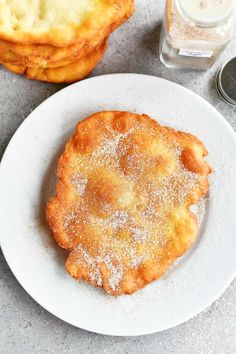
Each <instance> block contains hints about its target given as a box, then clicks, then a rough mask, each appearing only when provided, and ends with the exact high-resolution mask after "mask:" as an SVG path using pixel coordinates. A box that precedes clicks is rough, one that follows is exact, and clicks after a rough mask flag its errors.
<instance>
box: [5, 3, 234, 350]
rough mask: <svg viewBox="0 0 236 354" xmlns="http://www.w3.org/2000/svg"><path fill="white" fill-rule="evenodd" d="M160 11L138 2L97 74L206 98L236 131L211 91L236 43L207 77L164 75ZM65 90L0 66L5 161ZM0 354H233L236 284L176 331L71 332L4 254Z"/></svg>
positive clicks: (186, 73) (229, 113)
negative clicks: (174, 86) (146, 78)
mask: <svg viewBox="0 0 236 354" xmlns="http://www.w3.org/2000/svg"><path fill="white" fill-rule="evenodd" d="M163 11H164V0H149V1H147V0H146V1H143V0H137V1H136V13H135V15H134V16H133V17H132V18H131V19H130V20H129V21H128V22H127V23H126V24H125V25H124V26H123V27H121V28H120V29H119V30H118V31H117V32H116V33H115V34H113V35H112V37H111V40H110V47H109V50H108V52H107V54H106V56H105V58H104V60H103V62H102V63H101V64H100V65H99V66H98V67H97V68H96V70H95V71H94V72H93V75H102V74H107V73H116V72H130V73H143V74H150V75H155V76H160V77H163V78H165V79H168V80H172V81H174V82H177V83H179V84H181V85H183V86H185V87H188V88H190V89H191V90H193V91H195V92H196V93H198V94H199V95H200V96H202V97H204V98H205V99H206V100H207V101H209V102H210V103H211V104H212V105H213V106H214V107H216V108H217V109H218V110H219V111H220V112H221V113H222V114H223V116H224V117H225V119H227V120H228V121H229V123H230V124H231V125H232V126H233V127H234V129H236V108H233V107H231V106H228V105H227V104H225V103H224V102H223V101H221V100H220V99H219V97H218V96H217V93H216V90H215V86H214V79H215V74H216V72H217V69H218V68H219V66H220V64H221V63H223V62H224V61H225V60H227V59H229V58H231V57H233V56H236V38H234V40H233V41H232V42H231V44H230V45H229V46H228V48H227V49H226V51H225V52H224V54H223V55H222V57H221V59H220V60H219V61H218V62H217V63H216V65H215V66H214V67H213V68H212V69H211V70H209V71H207V72H194V71H175V70H170V69H167V68H166V67H164V66H163V65H162V64H161V63H160V61H159V58H158V57H157V47H158V41H159V35H160V24H161V19H162V15H163ZM61 88H63V86H62V85H54V84H46V83H40V82H34V81H28V80H26V79H24V78H22V77H19V76H17V75H13V74H11V73H8V72H6V71H5V70H4V69H2V68H0V156H2V154H3V152H4V150H5V148H6V146H7V144H8V142H9V140H10V138H11V137H12V135H13V133H14V132H15V130H16V129H17V128H18V127H19V125H20V124H21V122H22V121H23V120H24V119H25V118H26V117H27V116H28V114H29V113H30V112H31V111H32V110H33V109H34V108H35V107H37V106H38V104H39V103H41V102H42V101H44V100H45V99H46V98H47V97H48V96H50V95H52V94H53V93H54V92H56V91H58V90H60V89H61ZM189 119H191V117H190V118H189ZM212 128H214V127H212ZM216 143H217V142H216ZM222 148H223V147H222ZM1 217H2V215H1ZM1 232H4V231H3V230H1ZM226 236H227V235H226ZM0 353H24V354H27V353H76V354H90V353H91V354H92V353H94V354H100V353H104V354H105V353H107V354H112V353H116V354H119V353H122V354H139V353H145V354H146V353H147V354H148V353H150V354H155V353H158V354H169V353H176V354H177V353H180V354H185V353H186V354H192V353H196V354H210V353H216V354H226V353H227V354H228V353H232V354H235V353H236V281H234V282H233V284H231V286H230V287H229V288H228V289H227V290H226V292H225V293H224V294H223V296H222V297H221V298H220V299H219V300H218V301H216V302H215V303H214V304H213V305H212V306H211V307H210V308H208V309H207V310H206V311H204V312H203V313H201V314H199V315H198V316H197V317H195V318H193V319H192V320H190V321H188V322H187V323H184V324H182V325H180V326H178V327H176V328H173V329H170V330H167V331H164V332H162V333H156V334H152V335H148V336H141V337H133V338H121V337H108V336H102V335H97V334H93V333H89V332H86V331H83V330H80V329H77V328H74V327H72V326H70V325H68V324H66V323H64V322H62V321H61V320H58V319H57V318H55V317H53V316H52V315H51V314H49V313H48V312H46V311H45V310H44V309H43V308H41V307H40V306H39V305H38V304H37V303H35V301H34V300H33V299H31V298H30V296H29V295H28V294H27V293H26V292H25V291H24V289H22V287H21V286H20V285H19V284H18V283H17V281H16V279H15V278H14V276H13V274H12V273H11V271H10V269H9V267H8V265H7V264H6V262H5V259H4V257H3V255H2V253H1V251H0Z"/></svg>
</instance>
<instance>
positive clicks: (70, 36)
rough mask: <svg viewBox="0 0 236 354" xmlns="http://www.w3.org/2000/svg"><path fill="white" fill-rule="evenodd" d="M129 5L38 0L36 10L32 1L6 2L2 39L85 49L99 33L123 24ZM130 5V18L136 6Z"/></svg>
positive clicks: (106, 0)
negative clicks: (123, 17) (112, 25)
mask: <svg viewBox="0 0 236 354" xmlns="http://www.w3.org/2000/svg"><path fill="white" fill-rule="evenodd" d="M128 1H129V0H128ZM37 4H38V6H37ZM126 4H127V0H98V1H94V0H89V1H86V2H85V1H83V2H82V1H80V2H78V1H74V0H68V1H66V2H65V1H61V2H59V1H58V0H47V1H46V0H38V1H37V3H36V2H35V4H33V5H34V6H33V5H32V3H30V4H28V0H21V1H20V2H10V3H9V2H8V1H7V0H4V1H3V2H2V4H1V8H0V10H1V11H0V38H2V39H4V40H7V41H11V42H14V43H22V44H35V43H37V44H50V45H54V46H57V47H66V46H68V45H71V44H74V43H79V42H80V44H81V45H82V46H84V45H86V43H87V42H88V41H90V40H91V39H93V38H94V36H96V35H97V33H98V32H99V31H103V29H104V28H108V27H109V26H110V25H111V24H112V23H115V22H116V21H118V22H119V20H120V21H121V14H122V15H123V12H124V11H123V10H124V8H125V7H126V6H127V5H126ZM129 4H130V10H129V12H127V16H130V15H131V14H132V8H133V2H132V3H131V2H130V1H129ZM73 6H74V8H73ZM65 14H66V15H65ZM32 19H33V21H32ZM29 23H30V25H29ZM107 35H108V34H107Z"/></svg>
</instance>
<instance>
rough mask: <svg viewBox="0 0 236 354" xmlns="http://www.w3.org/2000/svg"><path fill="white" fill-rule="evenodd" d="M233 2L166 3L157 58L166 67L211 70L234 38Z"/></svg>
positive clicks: (185, 0)
mask: <svg viewBox="0 0 236 354" xmlns="http://www.w3.org/2000/svg"><path fill="white" fill-rule="evenodd" d="M234 25H235V0H166V10H165V19H164V23H163V28H162V34H161V41H160V58H161V61H162V62H163V63H164V64H165V65H166V66H168V67H174V68H191V69H199V70H204V69H208V68H209V67H211V66H212V65H213V64H214V62H215V61H216V60H217V58H218V57H219V55H220V54H221V53H222V51H223V50H224V48H225V47H226V45H227V44H228V43H229V41H230V40H231V39H232V37H233V33H234Z"/></svg>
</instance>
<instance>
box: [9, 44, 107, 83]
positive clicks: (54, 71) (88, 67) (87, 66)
mask: <svg viewBox="0 0 236 354" xmlns="http://www.w3.org/2000/svg"><path fill="white" fill-rule="evenodd" d="M106 47H107V40H105V41H104V43H103V44H102V45H101V46H100V47H98V48H96V49H95V50H94V51H93V52H90V53H89V54H87V55H86V56H84V57H82V58H80V59H78V60H75V61H72V62H71V63H67V65H63V66H58V67H53V68H29V67H25V66H23V65H12V64H10V63H2V64H3V66H4V67H5V68H6V69H8V70H10V71H12V72H14V73H16V74H21V75H25V76H26V77H27V78H28V79H31V80H40V81H48V82H56V83H62V82H68V83H69V82H74V81H79V80H82V79H84V78H85V77H86V76H88V75H89V73H90V72H91V71H92V70H93V69H94V68H95V66H96V65H97V64H98V63H99V61H100V60H102V58H103V55H104V53H105V51H106Z"/></svg>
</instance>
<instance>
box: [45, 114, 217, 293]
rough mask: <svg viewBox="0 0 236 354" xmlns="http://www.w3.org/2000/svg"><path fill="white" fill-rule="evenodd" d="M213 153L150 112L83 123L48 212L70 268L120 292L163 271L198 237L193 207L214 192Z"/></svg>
mask: <svg viewBox="0 0 236 354" xmlns="http://www.w3.org/2000/svg"><path fill="white" fill-rule="evenodd" d="M206 155H207V150H206V148H205V147H204V145H203V144H202V142H200V141H199V140H198V139H197V138H196V137H194V136H193V135H190V134H187V133H183V132H180V131H176V130H174V129H171V128H168V127H164V126H161V125H159V124H158V123H157V122H156V121H155V120H153V119H151V118H150V117H148V116H146V115H139V114H133V113H128V112H118V111H112V112H100V113H96V114H94V115H92V116H91V117H89V118H87V119H85V120H83V121H81V122H79V123H78V125H77V128H76V132H75V134H74V135H73V136H72V138H71V139H70V140H69V142H68V143H67V145H66V147H65V151H64V153H63V154H62V156H61V157H60V159H59V163H58V182H57V187H56V195H55V196H54V197H53V198H51V199H50V201H49V202H48V205H47V210H46V216H47V220H48V223H49V225H50V227H51V229H52V231H53V234H54V237H55V239H56V241H57V242H58V244H59V245H60V246H61V247H63V248H65V249H67V250H68V251H69V256H68V259H67V261H66V269H67V271H68V273H69V274H70V275H71V276H72V277H74V278H75V279H76V280H80V279H83V280H85V281H86V282H88V283H91V284H93V285H94V286H98V287H102V288H104V290H105V291H106V292H107V293H109V294H111V295H116V296H117V295H122V294H132V293H134V292H135V291H137V290H138V289H140V288H142V287H144V286H145V285H146V284H148V283H150V282H152V281H154V280H155V279H157V278H159V277H160V276H162V275H163V274H164V273H165V272H166V271H167V269H168V268H169V266H170V265H171V264H172V263H173V262H174V261H175V260H176V258H177V257H180V256H182V255H183V254H184V253H185V252H186V251H187V250H188V249H189V247H190V246H191V245H192V244H193V243H194V241H195V240H196V237H197V232H198V223H197V216H196V215H195V214H193V213H192V212H191V211H190V207H191V205H194V204H195V203H197V202H198V200H199V199H200V198H202V197H203V196H205V195H206V193H207V191H208V187H209V185H208V181H207V176H208V174H209V173H210V172H211V168H210V166H209V165H208V164H207V163H206V162H205V161H204V156H206Z"/></svg>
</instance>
